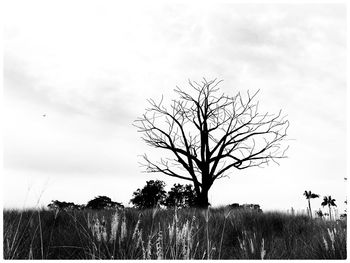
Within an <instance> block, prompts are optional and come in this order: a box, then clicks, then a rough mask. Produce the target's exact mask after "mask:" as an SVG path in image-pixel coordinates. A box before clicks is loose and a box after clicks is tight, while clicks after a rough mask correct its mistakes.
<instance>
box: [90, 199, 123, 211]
mask: <svg viewBox="0 0 350 263" xmlns="http://www.w3.org/2000/svg"><path fill="white" fill-rule="evenodd" d="M86 208H89V209H96V210H100V209H111V208H124V206H123V205H122V204H121V203H118V202H113V201H112V200H111V198H109V197H107V196H98V197H95V198H94V199H92V200H90V201H89V202H88V203H87V204H86Z"/></svg>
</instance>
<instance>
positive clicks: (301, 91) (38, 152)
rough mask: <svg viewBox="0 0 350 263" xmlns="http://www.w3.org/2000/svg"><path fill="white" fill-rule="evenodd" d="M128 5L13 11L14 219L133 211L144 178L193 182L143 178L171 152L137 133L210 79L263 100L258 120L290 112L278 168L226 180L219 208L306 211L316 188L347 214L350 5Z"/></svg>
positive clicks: (9, 74) (8, 168)
mask: <svg viewBox="0 0 350 263" xmlns="http://www.w3.org/2000/svg"><path fill="white" fill-rule="evenodd" d="M125 3H126V1H124V3H123V4H120V3H117V2H116V1H112V2H109V1H94V2H85V1H84V2H73V1H57V2H52V1H50V2H49V1H42V2H37V1H30V2H29V1H25V2H20V3H18V2H17V1H7V3H6V6H5V8H6V9H5V11H4V12H3V13H4V16H5V19H4V20H5V29H4V107H5V114H4V123H5V125H4V140H3V141H4V172H5V173H4V174H3V186H4V206H5V207H23V206H26V207H27V206H34V205H36V203H37V202H38V203H39V205H46V204H48V203H49V202H50V201H51V200H53V199H58V200H64V201H73V202H75V203H86V202H87V201H88V200H90V199H92V198H93V197H95V196H97V195H107V196H109V197H111V198H112V199H113V200H115V201H119V202H123V204H124V205H127V204H128V202H129V200H130V198H131V196H132V193H133V191H135V190H136V189H137V188H140V187H142V186H143V185H144V184H145V182H146V180H149V179H161V180H164V181H165V182H166V183H167V189H169V188H170V187H171V185H172V184H173V183H175V182H180V183H186V181H177V180H174V179H171V178H169V177H166V176H163V175H161V174H158V175H155V174H153V175H149V174H145V173H142V169H141V168H140V167H139V165H138V162H139V161H141V159H140V157H138V155H141V154H143V153H153V154H161V152H160V153H158V152H155V151H157V150H154V149H152V148H149V147H147V146H146V145H145V144H144V143H143V142H142V141H141V139H140V134H138V133H137V131H136V128H135V127H133V126H132V123H133V121H134V120H135V119H136V118H137V117H139V116H140V115H142V114H143V113H144V109H145V107H146V106H147V104H146V99H148V98H154V99H157V100H158V99H160V98H161V95H162V94H163V95H164V96H165V97H166V98H169V99H172V98H174V96H175V93H174V92H173V89H174V88H175V86H176V85H178V86H180V87H182V88H184V89H186V88H188V85H187V81H188V79H191V80H200V79H201V78H202V77H205V78H207V79H213V78H218V79H223V80H224V82H223V83H222V84H221V89H222V91H224V92H225V93H226V94H229V95H232V96H233V95H235V94H236V93H237V92H239V91H246V90H250V91H251V92H254V91H256V90H258V89H260V93H259V95H258V100H259V101H260V109H261V110H262V111H270V112H278V110H279V109H282V110H283V112H284V113H285V114H288V119H289V121H290V128H289V131H288V135H289V139H292V140H290V141H288V144H289V145H290V149H289V151H288V154H287V155H288V156H289V158H288V159H284V160H281V162H280V166H277V165H271V166H269V167H266V168H263V169H261V168H251V169H245V170H242V171H237V170H231V174H230V178H223V179H221V180H219V181H217V182H216V183H215V184H214V186H213V188H212V189H211V192H210V194H209V198H210V202H211V203H212V204H213V205H214V206H215V205H220V204H229V203H234V202H238V203H258V204H260V205H261V206H262V208H263V209H289V208H290V207H294V208H295V209H304V208H305V207H306V205H307V203H306V200H305V199H304V197H303V196H302V194H303V192H304V190H312V191H313V192H315V193H318V194H320V195H321V196H323V195H332V197H333V198H335V199H336V200H337V201H336V203H337V204H338V206H339V207H340V208H341V209H343V207H344V201H345V198H346V191H345V190H346V189H345V188H346V187H345V182H344V177H345V176H346V143H345V142H346V6H345V5H343V4H297V5H291V4H282V5H277V4H225V3H217V2H216V3H215V4H209V3H206V4H204V3H202V4H198V2H193V3H189V4H187V3H186V4H175V3H170V4H161V3H160V2H158V3H153V2H151V1H147V4H140V3H138V4H137V5H135V6H133V5H132V4H130V5H126V4H125ZM44 114H45V115H46V116H45V117H44V116H43V115H44ZM40 196H41V197H40ZM312 203H313V208H315V209H316V208H318V207H319V206H320V205H319V204H320V203H321V199H319V200H317V199H316V200H313V202H312Z"/></svg>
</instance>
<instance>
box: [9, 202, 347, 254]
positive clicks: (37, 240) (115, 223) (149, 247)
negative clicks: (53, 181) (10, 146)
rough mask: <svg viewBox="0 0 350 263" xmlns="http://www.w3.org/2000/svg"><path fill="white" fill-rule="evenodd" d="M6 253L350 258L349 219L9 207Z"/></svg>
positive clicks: (218, 210)
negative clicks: (349, 248)
mask: <svg viewBox="0 0 350 263" xmlns="http://www.w3.org/2000/svg"><path fill="white" fill-rule="evenodd" d="M3 218H4V236H3V238H4V242H3V244H4V258H5V259H262V258H263V259H345V258H346V254H347V253H346V221H338V222H334V221H325V220H319V219H313V220H312V219H310V218H308V217H307V216H301V215H295V216H294V215H290V214H284V213H279V212H265V213H258V212H254V211H244V210H229V209H228V208H211V209H210V210H209V211H206V210H196V209H183V210H175V209H173V210H158V209H153V210H143V211H140V210H136V209H132V208H126V209H124V210H119V211H113V210H102V211H87V210H83V211H78V210H77V211H74V210H73V211H47V210H27V211H18V210H5V211H4V212H3Z"/></svg>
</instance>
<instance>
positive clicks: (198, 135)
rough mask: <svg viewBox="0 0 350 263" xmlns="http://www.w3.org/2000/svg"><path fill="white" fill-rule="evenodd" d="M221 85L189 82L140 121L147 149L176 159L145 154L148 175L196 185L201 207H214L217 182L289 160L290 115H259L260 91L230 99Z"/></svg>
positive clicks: (154, 104) (137, 123) (153, 104)
mask: <svg viewBox="0 0 350 263" xmlns="http://www.w3.org/2000/svg"><path fill="white" fill-rule="evenodd" d="M220 82H221V81H216V80H212V81H207V80H206V79H203V81H202V82H199V83H198V82H195V81H194V82H191V81H189V88H188V89H186V90H185V89H180V88H179V87H177V88H176V89H175V92H176V94H177V95H178V98H176V99H173V100H172V102H171V104H170V105H169V106H168V107H167V106H166V105H164V103H163V99H162V100H161V101H160V102H155V101H154V100H153V99H149V100H148V102H149V107H148V108H147V109H146V112H145V113H144V114H143V115H142V116H141V117H140V118H139V119H137V120H136V121H135V126H136V127H137V128H138V131H139V132H141V133H142V139H143V140H144V141H145V142H146V144H147V145H149V146H151V147H154V148H156V149H160V150H163V151H164V152H166V153H168V154H170V155H171V156H172V158H166V157H164V158H161V159H160V160H159V161H158V162H157V161H153V160H150V159H149V157H148V156H147V155H146V154H145V155H144V166H145V171H146V172H150V173H162V174H165V175H167V176H171V177H176V178H179V179H182V180H187V181H190V182H191V183H192V184H193V186H194V190H195V192H196V195H197V198H196V199H195V200H196V206H197V207H202V208H206V207H208V205H209V202H208V193H209V190H210V189H211V187H212V185H213V184H214V182H215V181H216V180H217V179H220V178H222V177H225V176H227V174H228V172H229V171H230V170H232V169H246V168H250V167H260V166H264V165H267V164H269V163H270V162H274V163H277V162H278V161H279V160H280V159H281V158H285V152H286V150H287V148H288V147H285V146H283V141H284V140H285V138H286V136H287V129H288V126H289V122H288V120H286V119H285V116H282V115H281V112H279V113H278V114H271V113H263V114H261V113H259V112H258V104H259V103H258V102H254V99H255V97H256V95H257V92H256V93H255V94H253V95H251V94H249V92H247V96H246V97H244V96H242V95H241V94H240V93H238V94H237V95H235V96H232V97H231V96H228V95H226V94H222V93H220V91H219V88H218V85H219V84H220Z"/></svg>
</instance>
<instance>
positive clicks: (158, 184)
mask: <svg viewBox="0 0 350 263" xmlns="http://www.w3.org/2000/svg"><path fill="white" fill-rule="evenodd" d="M164 187H165V183H164V182H163V181H160V180H155V181H154V180H150V181H147V182H146V185H145V186H144V187H143V188H142V189H137V190H136V191H135V192H134V193H133V198H132V199H131V200H130V202H131V203H132V204H133V205H134V207H136V208H139V209H146V208H153V207H155V206H158V205H161V204H164V202H165V197H166V191H165V190H164Z"/></svg>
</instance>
